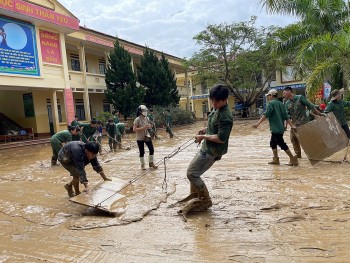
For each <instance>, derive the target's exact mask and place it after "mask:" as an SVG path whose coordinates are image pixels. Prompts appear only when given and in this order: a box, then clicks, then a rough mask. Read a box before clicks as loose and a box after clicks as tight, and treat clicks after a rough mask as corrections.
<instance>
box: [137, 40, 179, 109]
mask: <svg viewBox="0 0 350 263" xmlns="http://www.w3.org/2000/svg"><path fill="white" fill-rule="evenodd" d="M138 81H139V82H140V84H141V85H142V86H144V88H145V91H146V95H145V98H144V103H145V104H146V105H147V106H151V105H152V106H155V105H158V106H168V105H172V104H173V105H176V104H177V103H178V102H179V96H178V91H177V86H176V79H175V75H174V74H173V73H172V72H171V71H170V68H169V62H168V61H167V60H166V58H165V56H164V54H162V59H161V60H159V59H158V57H157V55H156V54H155V52H154V51H153V50H151V49H149V48H148V47H146V49H145V51H144V53H143V56H142V57H141V65H140V66H139V67H138Z"/></svg>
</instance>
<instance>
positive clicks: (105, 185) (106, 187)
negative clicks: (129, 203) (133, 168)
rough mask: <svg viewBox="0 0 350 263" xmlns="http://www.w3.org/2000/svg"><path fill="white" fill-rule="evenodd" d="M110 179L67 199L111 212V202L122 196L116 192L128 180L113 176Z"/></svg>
mask: <svg viewBox="0 0 350 263" xmlns="http://www.w3.org/2000/svg"><path fill="white" fill-rule="evenodd" d="M111 179H112V181H103V182H101V183H99V184H97V185H96V186H95V187H93V188H92V189H91V190H90V191H89V192H88V193H84V192H83V193H81V194H80V195H77V196H74V197H72V198H70V199H69V201H71V202H74V203H77V204H80V205H85V206H89V207H94V208H97V209H100V210H104V211H107V212H113V204H114V203H115V202H117V201H118V200H119V199H121V198H123V197H124V195H122V194H120V193H118V192H119V191H120V190H121V189H122V188H124V187H125V186H126V185H127V184H128V182H127V181H125V180H121V179H118V178H115V177H112V178H111Z"/></svg>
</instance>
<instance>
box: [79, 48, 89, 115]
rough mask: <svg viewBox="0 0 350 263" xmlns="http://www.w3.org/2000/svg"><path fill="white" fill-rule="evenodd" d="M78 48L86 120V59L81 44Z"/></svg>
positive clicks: (87, 99)
mask: <svg viewBox="0 0 350 263" xmlns="http://www.w3.org/2000/svg"><path fill="white" fill-rule="evenodd" d="M78 49H79V60H80V68H81V70H82V72H83V85H84V94H83V100H84V110H85V119H86V120H87V121H90V120H91V114H90V99H89V90H88V87H87V82H86V61H85V47H84V46H83V45H81V46H79V47H78Z"/></svg>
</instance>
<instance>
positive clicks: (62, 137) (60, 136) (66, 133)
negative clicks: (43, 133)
mask: <svg viewBox="0 0 350 263" xmlns="http://www.w3.org/2000/svg"><path fill="white" fill-rule="evenodd" d="M78 130H80V129H79V127H75V126H68V130H63V131H60V132H58V133H56V134H54V135H53V136H52V137H51V140H50V143H51V148H52V157H51V165H56V164H57V159H58V152H59V151H60V150H61V148H62V147H63V143H67V142H70V141H72V135H75V134H76V133H77V131H78Z"/></svg>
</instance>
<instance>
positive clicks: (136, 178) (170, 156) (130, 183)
mask: <svg viewBox="0 0 350 263" xmlns="http://www.w3.org/2000/svg"><path fill="white" fill-rule="evenodd" d="M191 141H192V142H191ZM189 142H191V143H189ZM195 142H196V141H195V140H193V138H191V139H190V140H188V141H187V142H185V143H184V144H182V145H180V146H179V147H178V148H176V149H175V150H174V151H172V152H171V153H170V154H168V155H167V156H166V157H164V158H163V160H160V161H159V162H157V163H156V165H159V164H160V163H161V162H164V172H165V176H164V180H163V185H162V189H163V190H164V189H165V191H166V190H167V174H166V160H169V159H170V158H172V157H174V156H175V155H176V154H178V153H179V152H182V151H183V150H185V149H186V148H188V147H189V146H191V145H192V144H193V143H195ZM186 144H188V145H187V146H186V147H185V145H186ZM146 174H147V171H144V172H142V173H140V174H139V175H137V176H135V178H133V179H131V180H130V181H129V183H128V184H126V185H125V186H123V187H122V188H121V189H119V190H118V191H116V192H115V193H114V194H112V195H110V196H109V197H107V198H106V199H104V200H102V201H101V202H100V203H98V204H97V205H96V206H95V207H100V206H101V204H102V203H103V202H105V201H106V200H108V199H110V198H111V197H113V196H115V195H116V194H118V193H119V192H120V191H122V190H124V189H125V188H127V187H128V186H130V185H132V184H133V183H134V182H136V181H138V180H139V179H141V177H143V176H144V175H146ZM164 185H165V187H164Z"/></svg>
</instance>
